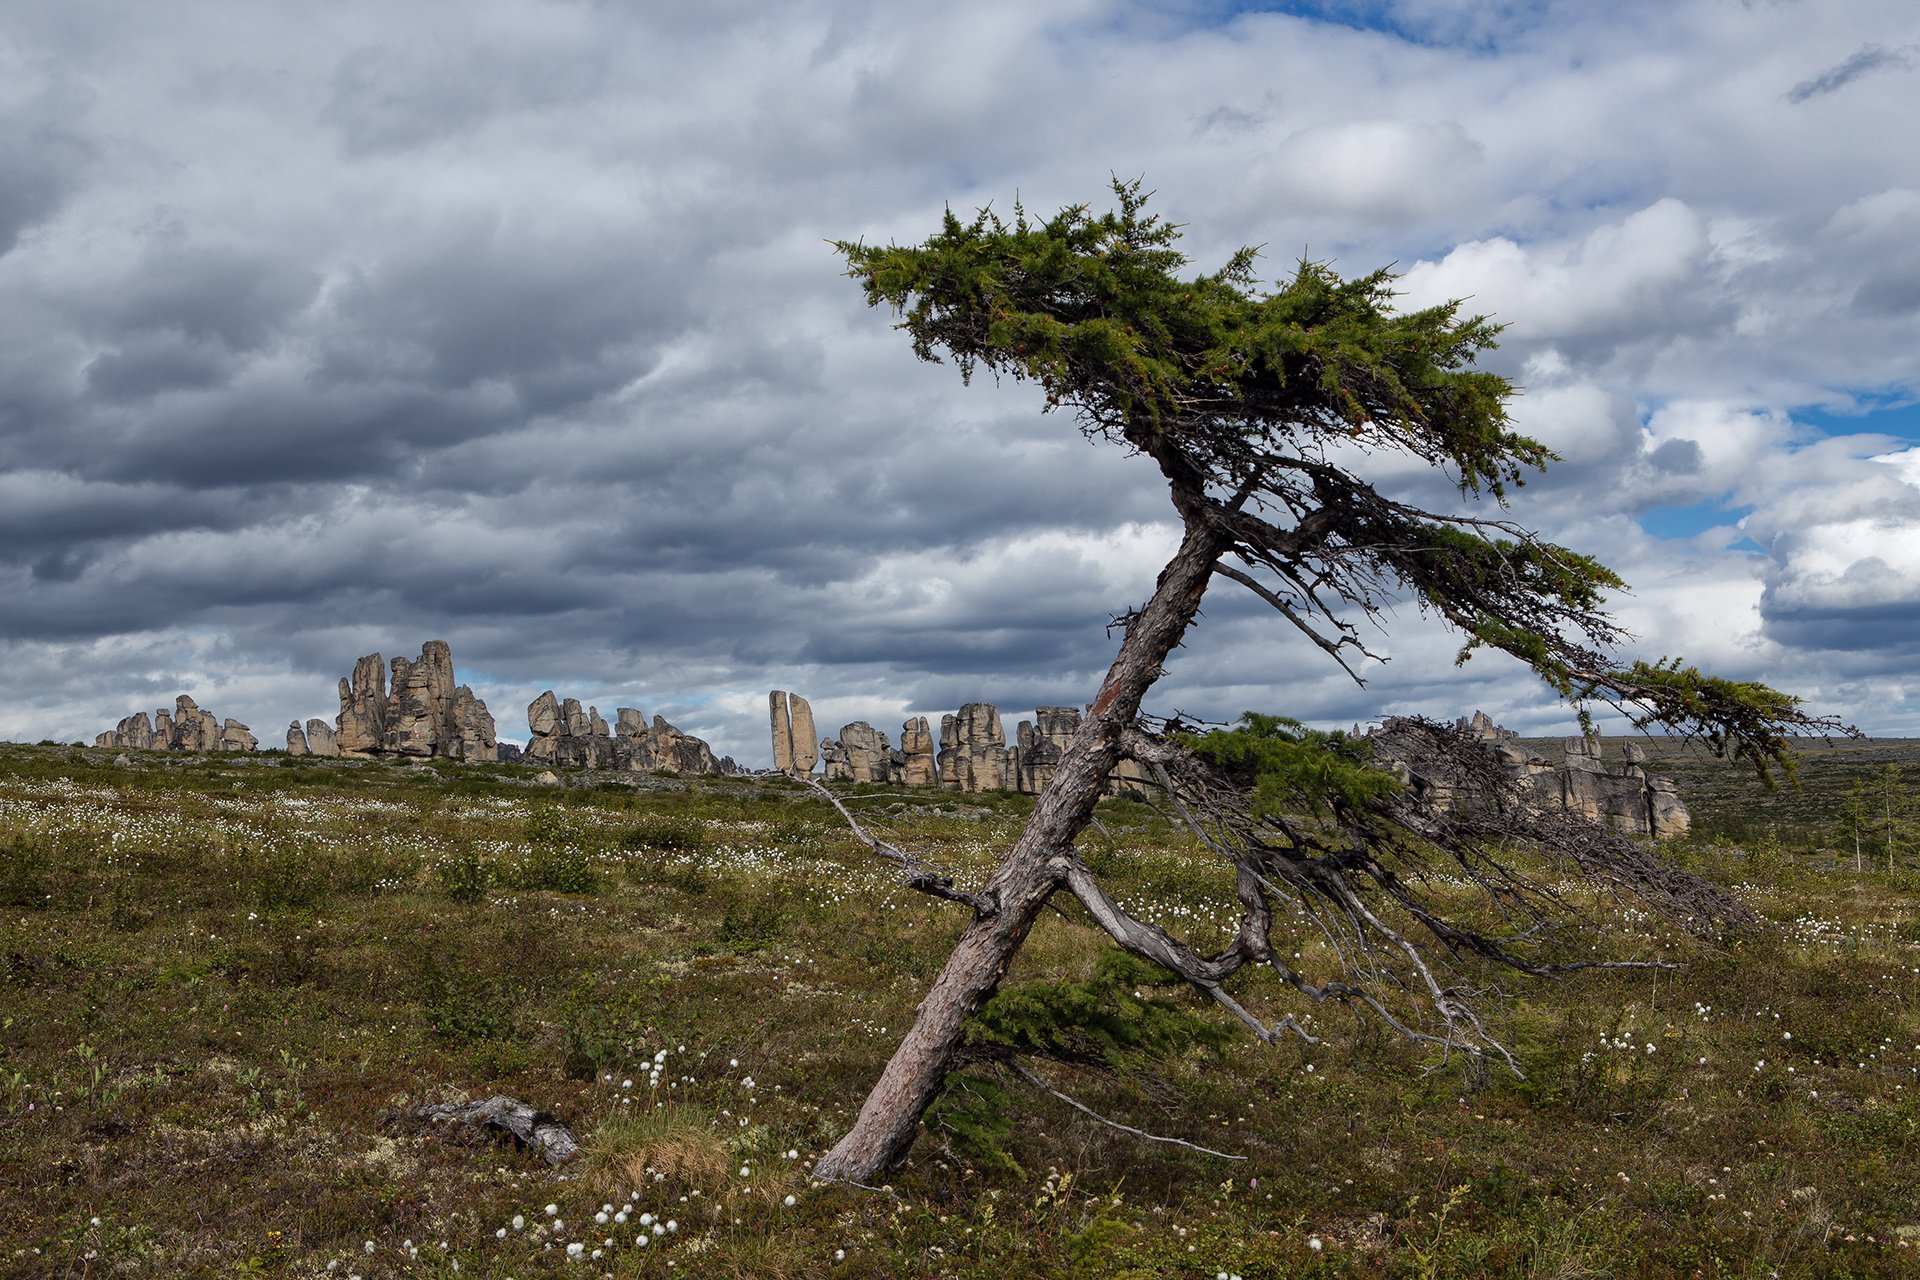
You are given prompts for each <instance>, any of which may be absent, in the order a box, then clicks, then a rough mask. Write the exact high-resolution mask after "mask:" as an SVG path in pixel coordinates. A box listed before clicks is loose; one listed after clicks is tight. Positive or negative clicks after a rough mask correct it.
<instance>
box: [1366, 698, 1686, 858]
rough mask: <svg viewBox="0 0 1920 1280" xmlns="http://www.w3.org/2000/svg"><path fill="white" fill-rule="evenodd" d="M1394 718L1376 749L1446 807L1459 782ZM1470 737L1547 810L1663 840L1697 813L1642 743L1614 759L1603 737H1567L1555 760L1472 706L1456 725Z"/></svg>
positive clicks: (1378, 735)
mask: <svg viewBox="0 0 1920 1280" xmlns="http://www.w3.org/2000/svg"><path fill="white" fill-rule="evenodd" d="M1395 723H1396V722H1395V721H1393V720H1388V721H1387V722H1386V723H1384V724H1382V725H1381V726H1380V727H1379V728H1378V729H1376V730H1374V731H1373V733H1371V734H1369V735H1368V737H1369V738H1370V739H1371V740H1372V742H1373V743H1374V747H1375V750H1376V752H1377V753H1378V755H1379V756H1380V757H1381V758H1382V759H1383V760H1385V761H1387V762H1388V763H1390V764H1392V765H1393V766H1394V767H1395V769H1396V771H1397V772H1398V773H1400V775H1401V776H1402V778H1404V779H1405V780H1406V781H1408V782H1409V783H1411V784H1412V785H1413V786H1414V787H1415V789H1416V790H1417V791H1418V792H1419V793H1420V794H1421V795H1422V796H1424V797H1425V798H1426V799H1428V800H1429V801H1431V802H1432V803H1433V804H1435V805H1437V806H1439V807H1441V808H1446V807H1448V806H1449V805H1450V804H1451V803H1452V801H1453V784H1452V782H1451V781H1450V780H1449V778H1448V776H1447V771H1446V769H1445V768H1444V767H1443V766H1441V765H1440V764H1439V763H1438V762H1436V761H1432V760H1427V759H1424V758H1422V757H1421V756H1420V755H1419V754H1418V752H1417V751H1414V750H1410V749H1409V747H1408V745H1407V744H1409V743H1411V742H1414V741H1417V740H1418V739H1417V736H1414V735H1402V734H1400V733H1398V732H1397V731H1396V729H1395ZM1456 728H1457V729H1459V730H1460V731H1461V732H1463V733H1464V734H1466V735H1467V736H1469V737H1473V738H1477V739H1479V740H1480V741H1482V742H1484V743H1486V744H1487V745H1488V746H1490V747H1491V748H1492V750H1493V752H1494V754H1495V756H1496V758H1497V759H1498V761H1499V762H1500V765H1501V767H1502V769H1503V771H1504V772H1505V773H1506V775H1507V778H1508V780H1509V781H1511V782H1512V783H1513V784H1514V785H1515V786H1516V787H1517V789H1518V791H1519V794H1520V797H1521V799H1522V801H1523V802H1525V803H1528V804H1531V805H1535V806H1537V807H1539V808H1542V809H1564V810H1566V811H1567V812H1569V813H1576V814H1579V815H1581V816H1582V817H1585V818H1590V819H1592V820H1593V821H1595V822H1599V823H1603V824H1604V825H1606V826H1608V827H1611V828H1612V829H1613V830H1615V831H1622V832H1626V833H1628V834H1630V835H1638V836H1647V837H1649V838H1652V839H1656V840H1664V839H1666V838H1668V837H1669V836H1677V835H1684V834H1685V833H1686V831H1687V828H1688V827H1689V825H1691V822H1692V818H1691V816H1690V815H1689V814H1688V812H1687V807H1686V806H1685V805H1684V804H1682V803H1681V802H1680V795H1679V791H1678V789H1677V788H1676V787H1675V786H1674V784H1673V782H1672V781H1671V780H1669V779H1667V778H1662V777H1659V776H1657V775H1655V774H1652V773H1649V772H1648V771H1647V768H1646V759H1647V753H1646V751H1645V750H1644V749H1642V748H1641V746H1640V745H1639V744H1638V743H1634V742H1628V743H1623V744H1622V745H1621V751H1620V763H1619V764H1618V765H1617V766H1613V765H1609V764H1608V763H1607V762H1606V760H1605V759H1604V757H1603V756H1602V753H1601V748H1600V744H1599V743H1598V742H1596V741H1594V740H1593V739H1591V738H1585V737H1577V738H1565V739H1562V741H1561V747H1562V750H1563V752H1564V756H1565V759H1564V761H1563V762H1562V763H1561V764H1559V765H1555V764H1553V763H1552V762H1551V761H1549V760H1547V759H1546V757H1544V756H1541V755H1537V754H1535V753H1534V752H1532V751H1530V750H1528V749H1527V748H1526V747H1525V746H1523V745H1521V744H1520V742H1519V741H1518V740H1517V739H1518V737H1519V735H1518V734H1516V733H1514V732H1512V731H1511V730H1507V729H1502V728H1501V727H1500V726H1498V725H1496V724H1494V723H1493V721H1492V720H1491V719H1489V718H1488V717H1487V716H1485V715H1483V714H1481V713H1480V712H1477V711H1476V712H1474V714H1473V718H1472V719H1471V720H1462V721H1461V722H1460V723H1459V724H1458V725H1457V726H1456Z"/></svg>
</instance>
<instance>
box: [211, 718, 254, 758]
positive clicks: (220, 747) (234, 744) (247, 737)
mask: <svg viewBox="0 0 1920 1280" xmlns="http://www.w3.org/2000/svg"><path fill="white" fill-rule="evenodd" d="M259 749H260V740H259V739H258V738H256V737H254V736H253V731H252V730H250V729H249V728H248V727H247V726H246V725H244V724H241V723H240V722H239V721H238V720H228V721H227V722H226V723H224V724H222V725H221V726H220V737H219V738H218V739H217V740H216V741H215V744H214V750H215V751H257V750H259Z"/></svg>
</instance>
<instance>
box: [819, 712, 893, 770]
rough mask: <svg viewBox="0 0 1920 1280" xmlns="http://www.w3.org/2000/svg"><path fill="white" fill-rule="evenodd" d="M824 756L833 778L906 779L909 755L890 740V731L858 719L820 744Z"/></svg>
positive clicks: (823, 758)
mask: <svg viewBox="0 0 1920 1280" xmlns="http://www.w3.org/2000/svg"><path fill="white" fill-rule="evenodd" d="M820 757H821V759H822V760H823V761H824V762H825V765H826V774H827V777H829V778H839V779H842V780H844V781H847V782H902V781H904V780H905V778H906V771H907V758H906V756H905V754H903V753H902V752H898V751H895V750H894V749H893V748H892V747H891V746H889V745H888V743H887V735H886V734H884V733H882V732H880V730H878V729H876V728H874V727H873V726H872V725H870V724H868V723H867V722H866V721H865V720H856V721H854V722H853V723H852V724H850V725H846V726H844V727H843V728H842V729H841V730H840V736H839V737H838V738H829V739H828V740H827V741H825V742H822V743H821V744H820Z"/></svg>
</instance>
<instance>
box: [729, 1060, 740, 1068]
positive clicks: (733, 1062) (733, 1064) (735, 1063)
mask: <svg viewBox="0 0 1920 1280" xmlns="http://www.w3.org/2000/svg"><path fill="white" fill-rule="evenodd" d="M727 1065H728V1066H730V1067H737V1066H739V1065H740V1059H738V1058H728V1059H727Z"/></svg>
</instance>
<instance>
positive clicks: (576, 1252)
mask: <svg viewBox="0 0 1920 1280" xmlns="http://www.w3.org/2000/svg"><path fill="white" fill-rule="evenodd" d="M586 1251H587V1246H585V1245H583V1244H581V1243H580V1242H579V1241H578V1240H575V1241H574V1242H573V1243H572V1244H570V1245H568V1246H567V1256H568V1257H569V1258H577V1257H579V1256H580V1255H581V1254H583V1253H585V1252H586Z"/></svg>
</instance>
